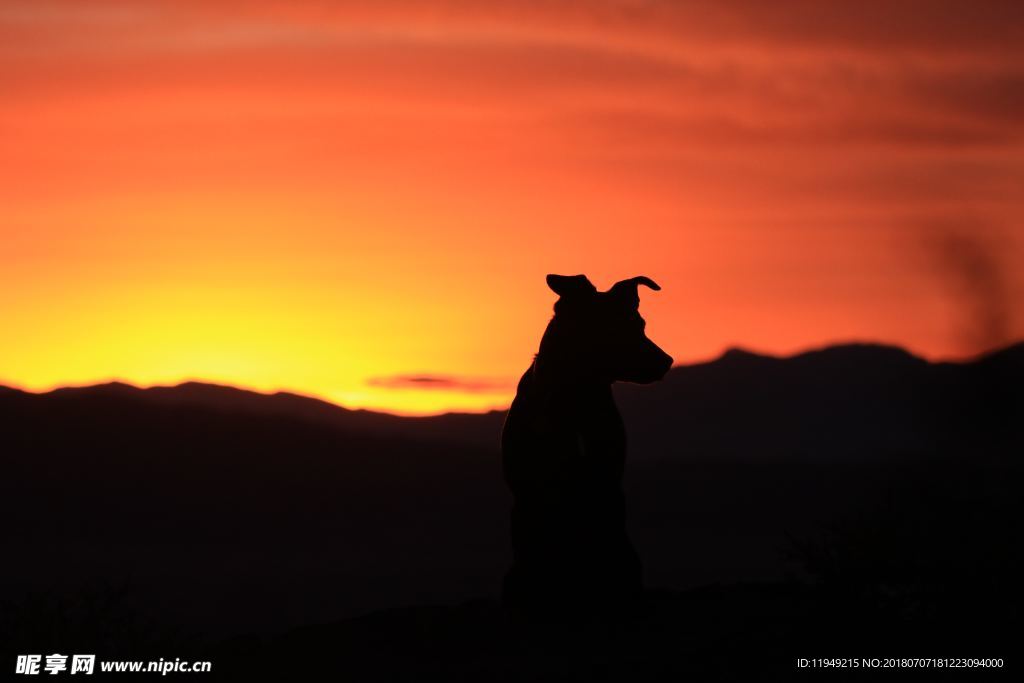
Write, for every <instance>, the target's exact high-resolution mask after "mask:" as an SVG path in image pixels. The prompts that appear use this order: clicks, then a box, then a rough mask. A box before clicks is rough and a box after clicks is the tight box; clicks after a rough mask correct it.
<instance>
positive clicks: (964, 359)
mask: <svg viewBox="0 0 1024 683" xmlns="http://www.w3.org/2000/svg"><path fill="white" fill-rule="evenodd" d="M1022 344H1024V339H1019V340H1017V341H1011V342H1007V343H1005V344H1003V345H1000V346H997V347H993V348H990V349H988V350H985V351H981V352H978V353H974V354H970V355H966V356H958V357H948V356H946V357H935V358H929V357H927V356H925V355H924V354H921V353H918V352H915V351H913V350H911V349H908V348H906V347H905V346H902V345H900V344H892V343H887V342H880V341H864V340H846V341H836V342H830V343H826V344H819V345H814V346H810V347H806V348H804V349H802V350H799V351H794V352H792V353H771V352H764V351H758V350H754V349H752V348H751V347H744V346H741V345H730V346H727V347H725V348H724V349H723V350H722V351H721V352H719V353H718V354H717V355H715V356H713V357H711V358H705V359H701V360H693V361H690V362H687V363H677V364H675V365H673V366H672V370H677V369H680V368H689V367H696V366H701V365H710V364H711V363H715V362H718V361H720V360H722V359H723V358H725V357H726V356H727V355H729V354H730V353H736V352H739V353H745V354H749V355H753V356H758V357H761V358H770V359H775V360H789V359H793V358H799V357H801V356H805V355H808V354H812V353H819V352H822V351H827V350H830V349H837V348H848V347H854V346H868V347H877V348H888V349H894V350H898V351H902V352H904V353H906V354H907V355H909V356H911V357H913V358H917V359H919V360H921V361H923V362H926V363H930V364H943V363H952V364H969V363H974V362H977V361H980V360H982V359H984V358H986V357H988V356H991V355H994V354H996V353H1000V352H1002V351H1005V350H1007V349H1010V348H1013V347H1015V346H1018V345H1022ZM115 384H116V385H123V386H126V387H130V388H132V389H136V390H139V391H146V390H149V389H175V388H179V387H182V386H185V385H188V384H199V385H203V386H210V387H218V388H223V389H233V390H236V391H243V392H247V393H250V394H259V395H261V396H277V395H290V396H296V397H299V398H305V399H310V400H314V401H320V402H322V403H326V404H328V405H331V406H334V407H335V408H339V409H341V410H346V411H350V412H364V413H375V414H378V415H391V416H394V417H401V418H423V417H440V416H444V415H487V414H490V413H494V412H504V411H506V410H508V405H507V404H503V405H500V406H499V405H496V406H493V407H490V408H487V409H485V410H441V411H436V412H404V411H399V410H386V409H379V408H367V407H353V406H350V405H344V404H343V403H340V402H338V401H334V400H332V399H330V398H327V397H325V396H323V395H319V394H316V393H308V392H304V391H300V390H295V389H291V388H285V387H276V388H272V389H256V388H252V387H247V386H242V385H238V384H226V383H224V382H220V381H215V380H210V379H202V378H196V377H185V378H182V379H181V380H180V381H178V382H176V383H170V384H163V383H155V384H140V383H136V382H134V381H131V380H127V379H125V378H124V377H109V378H101V379H97V380H94V381H90V382H86V383H82V384H54V385H48V386H46V387H44V388H38V389H30V388H26V387H24V386H18V385H16V384H10V383H7V382H4V381H0V388H2V389H9V390H13V391H19V392H22V393H25V394H32V395H34V396H45V395H47V394H51V393H54V392H57V391H60V390H62V389H72V390H73V389H90V388H94V387H102V386H110V385H115ZM512 386H515V383H514V382H513V384H512Z"/></svg>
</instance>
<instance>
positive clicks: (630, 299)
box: [608, 275, 661, 308]
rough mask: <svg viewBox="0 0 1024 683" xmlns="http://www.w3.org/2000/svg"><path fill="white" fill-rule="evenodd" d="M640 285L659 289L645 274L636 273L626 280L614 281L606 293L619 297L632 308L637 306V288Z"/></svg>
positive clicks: (638, 300)
mask: <svg viewBox="0 0 1024 683" xmlns="http://www.w3.org/2000/svg"><path fill="white" fill-rule="evenodd" d="M640 285H643V286H644V287H650V288H651V289H653V290H654V291H658V290H660V289H661V287H659V286H658V283H657V282H655V281H654V280H652V279H651V278H649V277H647V276H646V275H638V276H637V277H631V278H629V279H628V280H622V281H620V282H616V283H615V284H614V285H612V288H611V289H609V290H608V293H609V294H611V295H612V296H615V297H619V298H620V299H621V300H623V301H625V302H626V303H627V304H628V305H630V306H632V307H633V308H639V307H640V294H639V293H638V292H637V288H638V287H639V286H640Z"/></svg>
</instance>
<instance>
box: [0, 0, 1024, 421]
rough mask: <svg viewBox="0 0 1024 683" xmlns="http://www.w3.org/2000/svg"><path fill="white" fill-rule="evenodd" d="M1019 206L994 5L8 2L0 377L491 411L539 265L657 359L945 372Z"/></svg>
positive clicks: (1015, 318)
mask: <svg viewBox="0 0 1024 683" xmlns="http://www.w3.org/2000/svg"><path fill="white" fill-rule="evenodd" d="M1022 190H1024V3H1021V2H1019V1H1008V2H985V1H973V2H949V1H947V0H934V1H920V2H905V1H900V0H893V1H891V2H871V1H869V0H865V1H860V2H849V3H823V2H818V1H817V0H807V1H806V2H763V1H761V0H749V1H742V2H728V3H725V2H707V3H688V2H669V1H665V2H652V1H639V0H634V1H621V2H611V1H599V0H587V1H584V0H577V1H570V2H541V1H539V0H538V1H526V0H509V1H504V2H493V3H492V2H482V1H481V0H474V1H468V2H444V1H439V0H425V1H424V0H421V1H418V2H390V1H386V0H382V1H377V2H369V1H364V2H353V3H348V2H327V1H321V2H269V1H263V2H261V1H259V0H256V1H254V2H245V3H242V2H198V1H196V2H189V1H185V0H174V1H170V0H167V1H164V2H160V1H140V0H114V1H105V0H88V1H84V0H79V1H72V0H69V1H67V2H52V1H49V0H3V2H2V3H0V218H2V222H0V237H2V240H0V314H2V316H3V317H2V319H3V322H4V331H3V334H2V335H0V384H6V385H11V386H17V387H22V388H27V389H32V390H42V389H48V388H51V387H54V386H60V385H67V384H76V385H77V384H88V383H94V382H99V381H107V380H111V379H121V380H124V381H129V382H132V383H135V384H140V385H150V384H172V383H177V382H180V381H183V380H186V379H199V380H205V381H213V382H220V383H229V384H234V385H238V386H242V387H246V388H253V389H257V390H262V391H270V390H277V389H287V390H292V391H296V392H299V393H305V394H311V395H315V396H320V397H323V398H326V399H328V400H332V401H335V402H338V403H341V404H343V405H346V406H352V407H372V408H381V409H386V410H391V411H397V412H404V413H423V412H437V411H442V410H449V409H463V410H478V409H483V408H488V407H496V406H503V405H506V404H507V402H508V401H509V399H510V397H511V394H512V392H513V390H514V383H515V381H516V379H517V378H518V376H519V374H521V373H522V371H523V370H524V369H525V368H526V366H527V365H528V364H529V363H530V361H531V358H532V354H533V353H534V352H535V351H536V347H537V342H538V340H539V338H540V334H541V332H542V330H543V327H544V325H545V324H546V322H547V320H548V318H549V317H550V314H551V305H552V303H553V301H554V295H553V294H552V293H551V292H550V291H549V290H547V288H546V287H545V284H544V275H545V273H549V272H557V273H565V274H574V273H586V274H588V275H589V276H590V278H591V279H592V280H593V281H594V283H595V284H597V285H598V287H600V288H605V287H607V286H610V285H611V284H612V283H614V282H615V281H616V280H618V279H622V278H625V277H630V276H634V275H641V274H643V275H648V276H650V277H652V278H653V279H655V280H656V281H658V283H659V284H660V285H661V286H662V288H663V289H662V291H661V292H646V291H645V292H644V294H643V295H642V303H641V311H642V312H643V314H644V315H645V317H646V318H647V320H648V333H649V334H650V336H651V337H652V338H653V339H654V340H655V341H656V342H658V343H659V344H661V345H662V346H663V347H664V348H665V349H666V350H667V351H669V352H670V353H671V354H672V355H673V356H675V358H676V360H677V362H679V363H690V362H695V361H700V360H706V359H710V358H712V357H714V356H716V355H717V354H719V353H720V352H721V351H722V350H724V349H725V348H728V347H730V346H743V347H747V348H750V349H753V350H758V351H764V352H770V353H779V354H784V353H792V352H795V351H800V350H803V349H807V348H810V347H816V346H821V345H824V344H828V343H832V342H839V341H850V340H864V341H880V342H886V343H895V344H901V345H904V346H906V347H907V348H908V349H910V350H912V351H914V352H916V353H920V354H923V355H925V356H927V357H930V358H956V357H965V356H969V355H972V354H976V353H979V352H981V351H983V350H985V349H988V348H992V347H995V346H999V345H1001V344H1005V343H1008V342H1010V341H1012V340H1015V339H1019V338H1021V337H1024V316H1022V315H1021V314H1020V311H1021V310H1024V309H1022V307H1021V306H1020V304H1019V303H1018V302H1019V301H1020V300H1022V299H1024V225H1022V220H1024V191H1022ZM415 380H419V381H415Z"/></svg>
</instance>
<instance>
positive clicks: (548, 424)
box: [502, 275, 672, 615]
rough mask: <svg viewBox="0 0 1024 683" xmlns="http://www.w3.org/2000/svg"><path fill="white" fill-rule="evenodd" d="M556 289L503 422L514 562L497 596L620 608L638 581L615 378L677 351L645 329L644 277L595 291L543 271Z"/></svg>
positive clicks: (661, 367)
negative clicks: (624, 489) (665, 346)
mask: <svg viewBox="0 0 1024 683" xmlns="http://www.w3.org/2000/svg"><path fill="white" fill-rule="evenodd" d="M547 283H548V286H549V287H550V288H551V289H552V290H553V291H554V292H555V293H556V294H558V296H559V299H558V301H557V302H556V303H555V315H554V317H553V318H552V319H551V322H550V323H549V324H548V327H547V330H545V332H544V336H543V338H542V339H541V342H540V350H539V351H538V353H537V355H536V356H535V358H534V361H533V364H532V365H531V366H530V368H529V369H528V370H527V371H526V373H525V374H524V375H523V377H522V379H521V380H520V382H519V385H518V389H517V391H516V397H515V400H513V402H512V406H511V408H510V409H509V412H508V416H507V417H506V419H505V425H504V429H503V430H502V467H503V471H504V476H505V482H506V483H507V485H508V487H509V488H510V489H511V491H512V495H513V498H514V505H513V509H512V524H511V532H512V550H513V563H512V567H511V569H510V570H509V572H508V574H507V575H506V576H505V581H504V585H503V587H502V600H503V602H504V604H505V605H506V606H508V607H510V608H513V609H518V610H522V611H524V612H526V613H534V614H553V613H560V614H564V615H573V614H585V613H593V612H594V611H595V610H597V611H601V610H604V609H605V608H611V609H615V608H616V607H620V606H622V605H624V604H626V603H628V602H629V601H630V600H631V599H633V598H635V597H637V596H638V595H639V593H640V591H641V589H642V582H641V565H640V559H639V557H638V556H637V554H636V552H635V551H634V549H633V546H632V544H631V543H630V541H629V538H628V536H627V535H626V526H625V501H624V498H623V492H622V473H623V467H624V465H625V458H626V436H625V429H624V427H623V424H622V418H621V416H620V415H619V411H618V408H617V407H616V405H615V400H614V398H613V397H612V391H611V385H612V382H616V381H624V382H637V383H649V382H655V381H657V380H659V379H661V378H662V377H664V376H665V373H667V372H668V370H669V368H671V367H672V357H671V356H669V355H668V354H667V353H665V352H664V351H662V350H661V349H660V348H659V347H658V346H657V345H656V344H655V343H654V342H652V341H651V340H650V339H648V338H647V336H646V334H645V333H644V326H645V323H644V319H643V318H642V317H640V313H639V306H640V298H639V295H638V292H637V288H638V286H639V285H644V286H646V287H650V288H651V289H654V290H658V289H660V287H658V285H657V284H655V283H654V282H653V281H652V280H650V279H649V278H646V277H634V278H631V279H628V280H623V281H622V282H618V283H616V284H615V285H614V286H613V287H612V288H611V289H609V290H608V291H607V292H598V291H597V289H596V288H595V287H594V285H593V284H591V283H590V281H589V280H588V279H587V278H586V276H584V275H570V276H565V275H548V276H547Z"/></svg>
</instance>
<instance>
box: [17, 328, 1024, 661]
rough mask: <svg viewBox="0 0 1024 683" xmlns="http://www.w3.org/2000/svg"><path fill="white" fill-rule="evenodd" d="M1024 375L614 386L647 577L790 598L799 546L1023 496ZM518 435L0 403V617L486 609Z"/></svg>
mask: <svg viewBox="0 0 1024 683" xmlns="http://www.w3.org/2000/svg"><path fill="white" fill-rule="evenodd" d="M1022 380H1024V344H1016V345H1013V346H1012V347H1009V348H1007V349H1004V350H1001V351H998V352H996V353H994V354H989V355H986V356H984V357H982V358H980V359H977V360H975V361H973V362H968V363H929V362H927V361H924V360H921V359H918V358H916V357H914V356H913V355H911V354H908V353H906V352H905V351H902V350H899V349H892V348H891V347H890V348H879V347H874V346H868V347H864V346H858V347H856V348H853V349H851V348H848V347H841V348H839V349H838V350H836V349H831V350H830V349H823V350H819V351H817V352H809V353H807V354H801V355H799V356H797V357H794V358H783V359H779V358H771V357H764V356H759V355H756V354H752V353H747V352H739V351H736V352H732V353H728V354H725V355H724V356H723V358H721V359H718V360H717V361H716V362H711V363H704V364H696V365H693V366H682V367H678V368H676V369H674V370H672V371H671V372H670V374H669V376H668V377H667V378H666V379H665V380H664V381H663V382H661V383H659V384H657V385H652V386H649V387H643V388H640V387H635V386H632V385H618V386H616V394H617V397H618V401H619V405H620V407H621V410H622V413H623V416H624V419H625V423H626V428H627V433H628V439H629V444H630V446H629V448H630V453H629V458H628V460H627V468H626V477H625V485H626V489H627V497H626V499H627V524H628V525H629V526H630V535H631V537H632V538H633V539H634V542H635V543H636V545H637V548H638V551H639V553H640V555H641V557H642V558H643V559H644V564H645V567H646V568H647V576H646V581H647V583H648V585H651V586H664V587H669V588H676V589H689V588H693V587H696V586H701V585H708V584H713V583H735V582H742V581H757V580H779V579H781V578H784V577H786V576H788V575H790V573H791V572H793V571H794V568H793V565H792V563H791V562H790V561H789V560H787V559H786V558H785V557H783V556H782V555H781V554H780V551H781V550H782V549H783V548H784V547H785V546H786V543H787V538H788V537H789V536H799V537H807V536H809V535H811V536H813V535H815V534H819V533H821V532H822V531H823V529H825V528H826V527H827V525H828V524H830V523H831V522H832V521H833V520H836V519H841V518H845V517H853V518H857V516H858V515H862V511H863V510H865V509H869V508H871V507H872V506H875V505H876V504H877V503H878V501H884V500H886V499H887V498H890V497H892V496H890V491H892V490H898V491H903V490H906V489H908V488H912V489H922V490H925V491H926V493H927V495H928V496H933V497H934V496H935V495H940V494H941V496H946V497H951V499H955V500H959V499H966V500H969V501H974V502H972V503H971V507H969V508H967V509H970V510H974V509H980V508H978V506H979V505H988V501H990V500H992V501H1001V500H1003V499H1004V498H1006V499H1009V498H1010V497H1011V496H1012V497H1013V498H1014V499H1015V498H1019V496H1018V495H1017V494H1016V488H1014V487H1013V486H1012V483H1013V482H1014V481H1016V478H1015V476H1016V475H1014V476H1009V474H1012V473H1014V472H1016V471H1017V470H1018V469H1019V467H1020V465H1019V460H1020V458H1019V453H1020V452H1024V420H1021V419H1017V418H1019V417H1020V416H1021V415H1022V410H1024V381H1022ZM502 418H503V413H501V412H494V413H489V414H483V415H465V414H463V415H458V414H456V415H447V416H440V417H433V418H403V417H397V416H393V415H379V414H373V413H365V412H357V411H346V410H345V409H342V408H339V407H335V406H333V405H332V404H327V403H324V402H319V401H317V400H315V399H307V398H304V397H298V398H295V397H293V396H291V395H288V394H284V395H280V394H278V395H269V396H268V395H263V394H256V393H253V392H246V391H244V390H239V389H235V388H231V387H211V386H210V385H204V384H201V383H185V384H184V385H183V386H179V387H171V388H164V389H152V388H151V389H138V388H134V387H131V386H128V385H125V384H113V385H101V386H99V387H85V388H67V389H61V390H57V391H53V392H49V393H44V394H33V393H28V392H23V391H20V390H14V389H7V390H2V389H0V435H2V436H0V451H2V456H0V458H2V462H3V464H4V466H5V468H6V469H5V476H4V477H2V478H0V517H2V518H3V519H5V520H6V521H7V523H6V524H5V525H3V526H2V527H0V531H2V537H0V541H3V542H4V543H5V544H6V547H9V548H14V549H17V551H16V552H12V553H10V555H9V557H8V560H7V562H6V565H5V574H6V579H7V580H6V581H5V582H4V585H3V586H2V588H0V601H2V600H4V599H8V600H11V601H13V602H14V603H18V604H21V603H19V601H22V602H23V601H24V600H25V596H26V595H31V594H33V591H43V592H45V593H46V594H47V595H62V594H66V595H69V596H71V598H72V599H75V600H77V599H79V598H77V597H75V596H79V595H81V594H82V591H83V589H82V585H83V584H85V583H88V582H89V581H92V580H107V579H118V580H120V579H123V580H125V581H127V582H129V583H130V584H131V585H134V586H135V587H136V589H135V590H136V592H137V595H138V596H139V602H140V604H142V605H143V607H144V608H145V610H146V611H147V613H149V614H152V615H156V617H157V618H159V619H165V620H170V621H172V622H174V623H177V624H179V625H183V626H184V627H187V628H192V629H200V630H203V631H205V632H208V633H212V634H230V633H238V632H242V631H266V630H268V629H282V628H289V627H294V626H299V625H302V624H310V623H314V622H316V621H322V620H330V619H337V618H342V617H345V616H352V615H355V614H359V613H363V612H366V611H369V610H374V609H382V608H388V607H396V606H402V605H424V604H444V603H448V604H450V603H452V602H455V601H459V600H466V599H471V598H476V597H481V596H488V595H492V596H493V595H495V594H496V591H497V588H498V585H499V582H500V577H501V575H502V574H503V572H504V570H505V568H506V567H507V565H508V560H509V557H508V555H509V549H508V547H507V524H508V510H509V505H510V502H511V501H510V497H509V495H508V493H507V490H506V488H505V486H504V484H503V483H502V481H501V474H500V460H499V444H498V434H499V432H500V426H501V420H502ZM958 487H959V488H958ZM961 489H962V490H961ZM947 491H952V492H953V493H950V494H949V495H948V496H947V494H946V493H945V492H947ZM993 491H994V492H995V493H993ZM954 494H955V495H954ZM897 499H899V500H910V501H913V500H918V499H917V498H913V497H912V496H911V497H908V496H904V494H903V493H900V494H899V496H898V497H897ZM943 500H946V498H943ZM909 504H910V503H908V505H909ZM916 504H917V503H914V505H916ZM962 505H963V504H962V503H949V504H948V505H947V504H946V503H943V504H942V506H940V507H943V508H948V509H950V510H959V509H961V507H962ZM1000 505H1002V503H1000ZM971 514H974V513H973V512H972V513H971ZM1001 518H1002V517H1001V516H1000V515H997V514H995V513H993V514H991V515H989V516H988V517H986V519H1001ZM1006 518H1010V516H1008V515H1007V516H1006ZM936 519H938V517H936ZM965 519H970V518H969V517H967V518H965ZM964 524H966V522H965V523H964ZM964 524H962V525H961V526H964ZM933 526H936V527H938V526H939V525H938V523H936V524H934V525H933ZM941 528H943V529H945V528H946V527H941ZM964 529H965V531H964V532H963V533H962V534H961V537H962V538H964V539H970V538H971V537H973V536H972V534H973V533H974V532H973V530H972V529H971V528H970V527H969V525H967V526H964ZM968 532H970V533H968ZM975 536H976V534H975ZM990 536H991V534H989V536H985V535H981V536H977V537H978V538H981V539H986V538H990ZM913 538H915V537H911V540H912V539H913ZM926 540H927V539H926ZM899 542H900V543H904V544H905V542H906V539H900V541H899ZM929 542H931V543H932V544H933V545H935V546H936V547H945V546H944V544H943V543H941V542H935V539H930V540H929ZM954 546H955V544H954ZM35 611H37V610H35V608H34V607H33V608H32V609H28V608H26V612H27V613H29V614H31V613H33V612H35ZM39 614H40V615H41V616H39V617H38V618H39V619H43V616H42V615H44V614H45V612H39ZM0 631H2V629H0ZM2 635H3V633H2V632H0V636H2ZM11 642H12V643H13V642H14V641H11ZM24 646H25V648H27V649H23V650H21V651H24V652H28V651H35V650H33V649H32V648H35V647H40V645H39V643H38V642H36V643H29V642H27V641H26V642H25V643H24ZM12 647H13V645H12Z"/></svg>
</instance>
